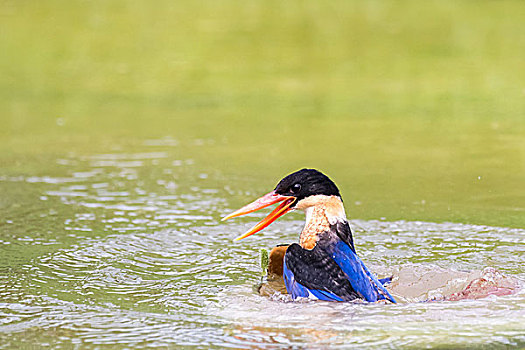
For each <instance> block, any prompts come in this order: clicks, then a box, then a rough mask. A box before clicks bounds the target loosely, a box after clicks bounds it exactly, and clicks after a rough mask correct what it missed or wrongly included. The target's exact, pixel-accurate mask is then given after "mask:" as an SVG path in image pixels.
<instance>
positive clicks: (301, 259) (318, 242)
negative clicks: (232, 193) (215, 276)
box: [222, 169, 396, 303]
mask: <svg viewBox="0 0 525 350" xmlns="http://www.w3.org/2000/svg"><path fill="white" fill-rule="evenodd" d="M276 203H280V204H279V205H278V206H277V207H276V208H275V209H274V210H273V211H272V212H271V213H270V214H268V216H266V217H265V218H264V219H263V220H261V221H260V222H259V223H257V224H256V225H255V226H254V227H253V228H251V229H250V230H248V231H247V232H246V233H244V234H243V235H241V236H239V237H237V238H236V239H235V240H236V241H237V240H241V239H243V238H246V237H248V236H251V235H253V234H254V233H256V232H259V231H261V230H262V229H264V228H266V227H267V226H268V225H270V224H271V223H272V222H274V221H275V220H277V219H278V218H279V217H281V216H283V215H284V214H286V213H288V212H290V211H293V210H303V211H304V212H305V214H306V223H305V225H304V228H303V230H302V231H301V233H300V235H299V243H293V244H290V245H285V246H279V247H276V248H274V249H273V250H272V252H271V253H270V261H272V260H276V259H282V277H283V279H284V284H285V286H286V290H287V292H288V294H290V295H291V296H292V299H297V298H309V299H318V300H326V301H340V302H348V301H354V300H359V299H361V300H364V301H367V302H376V301H378V300H386V301H389V302H392V303H395V302H396V301H395V299H394V298H393V297H392V295H390V293H389V292H388V290H387V289H386V288H385V287H384V284H386V283H388V282H389V281H390V279H389V278H386V279H381V280H379V279H378V278H377V277H376V276H375V275H374V274H373V273H372V272H370V270H369V269H368V268H367V267H366V265H365V264H364V263H363V261H362V260H361V259H360V258H359V257H358V256H357V254H356V250H355V247H354V241H353V237H352V230H351V228H350V225H349V223H348V220H347V218H346V214H345V209H344V206H343V200H342V198H341V194H340V193H339V189H338V188H337V186H336V185H335V183H334V182H333V181H332V180H330V178H328V176H326V175H324V174H323V173H321V172H320V171H318V170H315V169H301V170H299V171H296V172H294V173H292V174H290V175H287V176H286V177H284V178H283V179H282V180H281V181H279V183H278V184H277V186H276V187H275V189H274V190H273V191H271V192H269V193H267V194H265V195H264V196H262V197H261V198H259V199H257V200H255V201H254V202H252V203H250V204H247V205H246V206H244V207H242V208H241V209H239V210H237V211H235V212H233V213H231V214H229V215H227V216H226V217H224V218H223V219H222V220H227V219H230V218H233V217H237V216H241V215H245V214H249V213H252V212H254V211H257V210H259V209H262V208H266V207H268V206H270V205H272V204H276ZM283 253H284V254H283ZM272 255H274V256H272ZM280 271H281V269H279V273H281V272H280Z"/></svg>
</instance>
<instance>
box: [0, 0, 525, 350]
mask: <svg viewBox="0 0 525 350" xmlns="http://www.w3.org/2000/svg"><path fill="white" fill-rule="evenodd" d="M523 23H525V3H523V2H521V1H498V2H495V1H476V2H471V1H428V2H424V3H421V2H418V1H396V2H380V1H369V2H358V1H335V2H330V3H324V2H305V1H286V2H276V1H245V2H243V1H221V2H191V1H178V2H172V1H156V2H154V3H151V4H150V3H147V2H138V1H91V2H89V1H69V2H65V1H41V2H34V1H6V0H3V1H0V77H1V78H0V122H1V127H0V240H1V242H0V243H1V244H0V278H1V279H2V281H1V284H0V340H2V341H0V347H2V348H20V347H31V346H36V347H46V346H47V345H46V344H51V345H54V346H56V347H60V346H62V347H66V348H67V347H73V346H76V344H80V345H82V346H85V347H97V346H99V345H100V346H111V345H116V346H118V347H126V346H128V347H129V346H133V347H139V346H144V347H146V346H173V347H176V346H177V345H186V346H190V345H194V346H199V344H200V346H202V347H204V348H207V347H219V348H221V347H238V348H245V347H251V346H256V345H257V346H261V347H264V346H266V347H268V348H273V347H275V348H279V347H286V346H292V347H294V346H295V347H302V346H305V345H308V344H312V343H313V344H315V343H316V342H319V344H320V346H327V345H328V344H332V345H334V346H340V345H342V344H354V345H356V346H359V345H360V344H361V345H363V344H368V345H370V346H377V347H381V346H385V344H388V343H389V342H390V344H393V346H394V347H403V346H415V347H418V346H420V345H421V344H422V343H418V342H417V341H416V340H414V338H413V337H414V334H415V335H417V334H419V336H420V339H422V340H421V341H424V342H426V344H432V345H435V346H440V345H442V346H447V344H448V345H450V344H456V345H458V344H460V345H461V344H463V345H465V344H467V343H469V342H471V341H473V339H478V340H480V341H481V342H482V343H486V344H492V345H494V346H497V345H500V346H505V344H506V345H508V346H512V345H514V346H518V344H523V342H524V341H525V340H524V338H523V334H524V332H525V330H524V328H523V326H522V325H520V323H519V322H518V321H520V322H521V321H524V319H523V317H524V316H523V311H522V310H523V303H524V299H523V296H522V295H521V296H515V297H507V298H505V297H503V298H500V299H495V300H494V299H490V300H489V301H485V302H482V301H476V302H475V303H477V304H475V305H476V307H474V308H472V305H471V304H468V303H467V304H462V303H457V304H454V305H448V306H443V305H442V306H436V305H438V304H435V305H433V306H431V307H430V306H422V305H417V306H411V307H405V308H404V309H403V308H401V309H392V308H387V309H385V308H382V307H379V306H374V307H371V308H362V307H357V309H352V311H351V312H349V311H348V310H347V309H344V306H341V305H337V306H330V307H328V306H312V310H315V313H317V314H319V313H320V314H321V316H320V317H321V318H322V319H323V320H325V321H326V322H325V328H324V329H323V332H324V333H323V334H320V335H315V334H314V335H312V333H311V332H308V331H305V332H303V331H301V330H300V329H301V326H300V325H301V324H303V325H309V326H308V327H312V328H315V324H313V323H312V321H311V318H312V317H311V315H309V314H308V313H307V312H305V311H302V312H299V311H298V310H302V309H304V305H298V306H293V305H291V304H289V303H284V304H283V303H279V302H277V301H270V300H267V299H261V297H258V296H256V295H254V293H253V290H252V287H253V285H254V284H256V283H257V281H258V273H259V272H258V267H257V254H258V250H259V248H261V247H269V246H272V245H274V244H276V243H281V242H289V241H293V240H295V239H296V236H297V233H298V232H299V231H300V229H301V220H302V216H301V215H300V214H290V215H289V216H288V217H287V218H283V219H282V220H281V221H280V222H279V223H276V224H275V225H272V226H271V227H270V228H269V229H268V230H267V231H266V232H263V233H261V234H260V235H258V236H257V237H254V238H253V239H252V238H250V240H246V242H245V241H243V242H241V243H235V244H233V243H232V239H233V238H234V237H236V236H237V235H238V234H239V233H241V232H243V230H245V229H246V228H247V227H248V226H249V225H251V224H253V223H254V221H255V220H254V219H255V218H254V217H247V218H244V219H241V220H238V221H236V222H234V223H227V224H223V223H220V222H219V218H220V217H221V215H224V214H225V213H227V212H228V211H231V210H232V209H235V208H238V207H240V206H241V205H242V204H245V203H246V202H248V201H250V200H252V199H254V198H255V197H257V196H258V195H261V194H263V193H266V192H268V191H269V190H270V189H272V188H273V187H274V186H275V184H276V183H277V181H278V180H279V179H280V178H281V177H282V176H284V175H286V174H288V173H290V172H292V171H294V170H296V169H298V168H301V167H315V168H318V169H320V170H322V171H324V172H325V173H327V174H328V175H329V176H330V177H331V178H332V179H333V180H334V181H335V182H336V183H337V184H338V186H339V187H340V189H341V192H342V195H343V198H344V200H345V206H346V210H347V214H348V215H349V217H350V218H352V219H357V220H359V221H356V222H355V225H357V226H358V227H361V228H362V229H358V232H357V244H358V245H359V246H360V247H361V248H360V249H361V251H362V253H361V254H362V255H363V256H364V259H365V260H366V261H367V262H369V263H371V264H372V265H376V266H377V265H389V264H393V265H402V264H405V263H416V264H436V265H439V266H441V267H444V268H454V269H458V270H462V269H467V270H468V269H482V268H484V267H486V266H494V267H496V268H498V269H500V270H501V271H503V272H505V273H508V274H510V275H513V276H515V277H518V278H521V279H523V278H524V277H525V275H524V270H523V264H524V263H525V262H524V261H523V255H524V254H523V252H524V249H525V248H524V246H525V241H524V236H525V234H524V233H523V230H522V229H523V228H525V186H524V184H525V60H524V57H525V34H524V31H523ZM261 215H262V214H261ZM370 220H372V221H370ZM374 220H375V221H374ZM398 220H404V221H401V222H412V221H420V222H423V225H424V226H423V228H421V229H418V228H417V227H416V228H414V227H413V226H411V224H410V225H409V224H407V226H406V227H410V229H408V228H406V227H405V228H399V229H398V230H397V231H396V230H394V231H392V232H391V234H390V235H385V234H384V232H383V231H382V230H383V229H384V227H383V226H382V225H383V224H382V223H393V225H394V226H395V227H397V225H398V224H397V223H399V222H400V221H398ZM424 223H427V224H424ZM430 223H432V224H430ZM443 223H445V224H443ZM401 226H403V225H401ZM387 227H391V226H390V225H388V224H387ZM418 227H419V226H418ZM389 232H390V231H389ZM410 232H412V233H413V232H416V233H413V234H410ZM450 237H453V240H451V239H450ZM389 240H392V241H391V242H389ZM380 242H381V243H380ZM427 244H428V245H430V246H427ZM449 244H451V245H452V247H453V248H454V249H452V251H446V250H445V251H442V250H441V249H437V248H436V249H433V247H434V245H435V247H443V245H445V246H447V245H449ZM422 251H424V252H425V254H422V253H421V255H418V252H422ZM447 253H450V254H447ZM449 255H450V256H449ZM387 257H388V258H387ZM462 257H463V258H462ZM513 298H514V299H513ZM258 305H259V306H258ZM516 308H517V309H516ZM270 309H275V310H276V311H275V312H274V313H272V312H268V310H270ZM224 310H235V312H237V315H236V316H232V315H229V314H227V312H225V311H224ZM469 310H470V311H469ZM472 310H475V311H472ZM487 310H489V311H491V312H489V311H487ZM505 310H506V311H505ZM492 311H493V312H492ZM232 312H233V311H232ZM294 312H296V316H293V314H294ZM312 312H313V311H312ZM469 312H471V314H469ZM277 313H279V314H281V313H284V314H286V315H289V317H290V319H289V320H288V321H289V322H288V321H287V320H286V319H280V325H278V326H276V325H273V324H272V323H271V321H272V319H274V318H276V317H277V316H278V314H277ZM418 314H425V315H427V316H428V318H426V319H427V321H428V322H429V323H428V324H429V326H428V327H427V328H425V327H423V328H418V325H417V315H418ZM440 315H441V316H440ZM454 315H456V316H454ZM388 317H393V318H394V319H395V322H396V324H397V325H398V326H396V327H395V329H393V330H392V331H391V333H389V332H388V331H387V330H385V329H384V328H382V330H381V332H379V331H378V329H377V328H374V322H370V320H371V319H374V320H376V321H377V322H378V323H377V324H380V325H387V324H389V321H388ZM447 317H448V318H447ZM469 317H474V319H472V318H469ZM258 318H259V320H257V319H258ZM480 318H483V319H484V320H485V321H483V322H481V321H480V322H479V323H478V327H477V328H474V329H470V328H468V327H470V326H471V323H472V321H473V320H478V321H479V319H480ZM350 319H352V320H353V321H355V327H357V328H352V327H348V326H347V327H346V328H345V324H348V323H349V322H348V320H350ZM510 319H514V320H517V321H513V322H511V321H508V320H510ZM308 320H310V321H308ZM447 320H448V321H450V322H447ZM301 322H303V323H301ZM367 322H369V323H367ZM516 322H517V323H516ZM350 323H351V322H350ZM523 323H525V322H523ZM523 323H522V324H523ZM403 325H404V326H406V327H404V326H403ZM451 325H454V327H455V328H454V327H453V326H451ZM467 325H468V327H467ZM308 327H307V328H308ZM385 327H386V326H385ZM463 327H464V328H463ZM469 329H470V331H471V332H470V333H469ZM418 330H419V331H420V332H422V333H418ZM378 332H379V333H378ZM461 332H463V333H461ZM374 334H376V335H378V337H379V338H374V336H373V335H374ZM462 337H463V338H462ZM332 338H333V339H335V340H334V341H333V342H331V341H330V339H332ZM191 339H193V341H192V340H191ZM462 339H463V340H462ZM382 341H385V342H386V343H382ZM520 342H521V343H520ZM2 344H4V345H2ZM117 344H119V345H117ZM264 344H266V345H264ZM323 344H324V345H323Z"/></svg>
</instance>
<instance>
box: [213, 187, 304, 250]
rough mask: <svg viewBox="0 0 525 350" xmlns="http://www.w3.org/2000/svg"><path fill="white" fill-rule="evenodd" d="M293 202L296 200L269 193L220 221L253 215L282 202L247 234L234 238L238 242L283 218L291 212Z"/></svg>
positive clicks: (291, 197)
mask: <svg viewBox="0 0 525 350" xmlns="http://www.w3.org/2000/svg"><path fill="white" fill-rule="evenodd" d="M295 200H296V198H295V197H293V196H283V195H280V194H277V193H275V191H272V192H270V193H267V194H265V195H264V196H262V197H261V198H259V199H257V200H256V201H254V202H252V203H250V204H248V205H245V206H244V207H242V208H241V209H239V210H237V211H234V212H233V213H231V214H230V215H227V216H225V217H224V218H222V220H223V221H224V220H228V219H231V218H234V217H236V216H241V215H245V214H249V213H253V212H254V211H257V210H259V209H262V208H266V207H267V206H270V205H272V204H275V203H278V202H282V203H281V204H279V205H278V206H277V208H275V209H274V210H273V211H272V212H271V213H270V214H268V216H267V217H265V218H264V219H262V220H261V221H260V222H259V223H258V224H257V225H255V226H254V227H252V228H251V229H250V230H249V231H248V232H246V233H245V234H243V235H242V236H239V237H237V238H235V240H236V241H238V240H240V239H243V238H246V237H248V236H251V235H253V234H254V233H256V232H259V231H261V230H262V229H263V228H265V227H267V226H268V225H270V224H271V223H272V222H274V221H275V220H277V219H278V218H280V217H281V216H283V215H284V214H286V213H287V212H289V211H290V210H292V209H291V208H290V207H291V206H292V204H293V203H294V202H295Z"/></svg>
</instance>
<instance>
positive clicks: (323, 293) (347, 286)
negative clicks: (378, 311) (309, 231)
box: [283, 241, 395, 303]
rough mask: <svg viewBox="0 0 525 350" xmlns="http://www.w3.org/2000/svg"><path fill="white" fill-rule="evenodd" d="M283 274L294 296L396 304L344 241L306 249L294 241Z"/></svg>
mask: <svg viewBox="0 0 525 350" xmlns="http://www.w3.org/2000/svg"><path fill="white" fill-rule="evenodd" d="M283 277H284V282H285V285H286V289H287V291H288V293H290V294H291V295H292V298H294V299H295V298H298V297H315V298H317V299H320V300H328V301H350V300H354V299H357V298H362V299H364V300H366V301H369V302H375V301H377V300H380V299H387V300H390V301H391V302H393V303H395V299H394V298H393V297H392V296H391V295H390V293H389V292H388V291H387V290H386V289H385V287H383V284H382V283H381V282H380V281H379V280H378V279H377V278H376V277H375V276H374V275H373V274H372V273H371V272H370V270H368V268H367V267H366V265H365V264H364V263H363V262H362V261H361V259H360V258H359V257H358V256H357V255H356V254H355V253H354V251H353V250H352V249H351V248H350V246H349V245H348V244H346V243H345V242H343V241H339V242H337V243H336V244H335V245H331V247H330V249H327V248H321V247H320V246H316V247H315V248H314V249H312V250H307V249H303V248H302V247H300V246H299V245H298V244H292V245H291V246H290V247H288V249H287V251H286V254H285V257H284V262H283ZM385 282H386V281H385Z"/></svg>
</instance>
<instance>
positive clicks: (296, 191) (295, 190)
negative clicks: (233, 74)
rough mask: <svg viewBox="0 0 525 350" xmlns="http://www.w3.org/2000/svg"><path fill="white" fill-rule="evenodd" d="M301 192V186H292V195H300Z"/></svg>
mask: <svg viewBox="0 0 525 350" xmlns="http://www.w3.org/2000/svg"><path fill="white" fill-rule="evenodd" d="M300 190H301V185H300V184H295V185H293V186H292V193H298V192H299V191H300Z"/></svg>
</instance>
